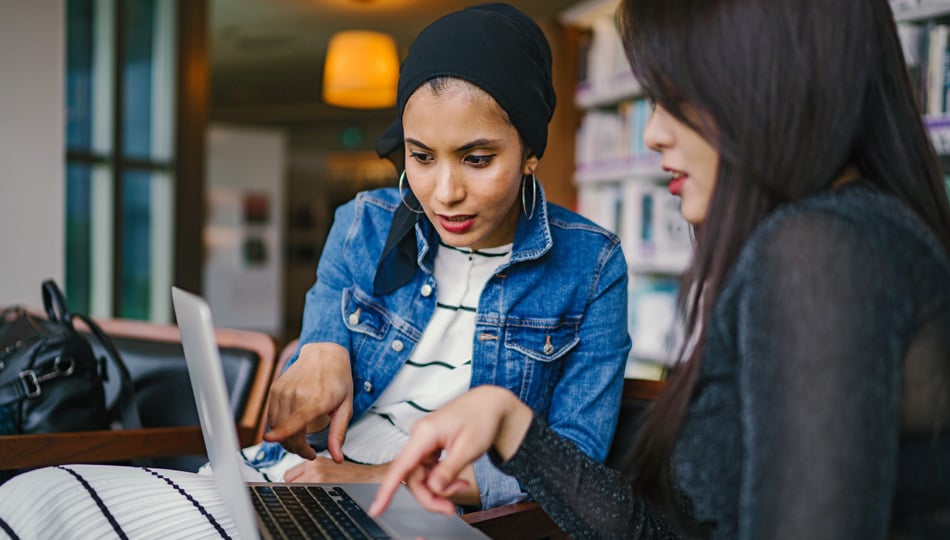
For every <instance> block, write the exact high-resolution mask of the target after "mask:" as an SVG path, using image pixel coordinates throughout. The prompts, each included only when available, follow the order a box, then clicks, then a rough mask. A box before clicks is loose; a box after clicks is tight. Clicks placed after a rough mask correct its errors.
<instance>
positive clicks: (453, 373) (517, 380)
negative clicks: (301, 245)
mask: <svg viewBox="0 0 950 540" xmlns="http://www.w3.org/2000/svg"><path fill="white" fill-rule="evenodd" d="M554 106H555V96H554V89H553V86H552V83H551V52H550V48H549V46H548V43H547V41H546V39H545V37H544V34H543V33H542V32H541V30H540V28H538V26H537V25H536V24H535V23H534V22H533V21H532V20H531V19H530V18H529V17H527V16H526V15H525V14H524V13H522V12H520V11H518V10H516V9H515V8H513V7H511V6H509V5H507V4H484V5H479V6H474V7H471V8H468V9H465V10H462V11H458V12H454V13H450V14H448V15H446V16H444V17H442V18H440V19H438V20H437V21H435V22H434V23H432V24H431V25H430V26H428V27H427V28H426V29H424V30H423V31H422V32H421V33H420V34H419V36H418V37H417V39H416V40H415V42H414V43H413V45H412V47H411V49H410V51H409V54H408V57H407V58H406V59H405V61H404V62H403V65H402V67H401V70H400V80H399V88H398V105H397V117H396V119H395V121H394V122H393V124H392V126H391V127H390V128H389V129H388V130H387V131H386V132H385V133H384V134H382V136H380V137H379V140H378V141H377V150H378V152H379V154H380V156H381V157H387V158H389V159H391V160H392V161H393V163H395V164H397V167H399V169H400V178H399V186H398V187H396V188H386V189H380V190H375V191H370V192H365V193H361V194H359V195H358V196H357V197H356V198H355V199H354V200H353V201H351V202H349V203H347V204H345V205H343V206H341V207H340V208H339V209H338V210H337V212H336V216H335V220H334V223H333V226H332V228H331V230H330V234H329V238H328V239H327V242H326V247H325V249H324V251H323V254H322V255H321V258H320V263H319V265H318V268H317V281H316V284H315V285H314V286H313V288H312V289H311V290H310V291H309V293H308V294H307V302H306V308H305V312H304V323H303V328H302V332H301V336H300V342H301V344H302V345H301V347H300V350H299V352H298V355H297V356H296V357H295V358H293V359H292V360H291V362H290V365H289V368H287V370H286V371H285V372H284V373H283V374H282V376H281V377H280V378H279V380H278V381H277V382H276V384H275V385H274V387H273V389H272V392H271V398H270V402H269V404H268V425H269V426H270V428H271V429H270V431H269V432H268V433H267V434H266V435H265V439H267V440H268V441H270V442H266V443H263V444H262V445H260V447H259V448H257V449H255V451H253V452H252V454H251V455H253V458H252V459H251V460H250V461H249V465H251V467H253V468H255V469H257V470H258V471H261V472H266V473H269V474H268V475H267V479H270V480H280V479H281V478H283V479H285V480H290V481H326V482H340V481H351V482H360V481H364V482H365V481H373V480H376V479H381V478H382V476H383V475H384V474H385V472H386V470H387V467H388V462H389V461H390V460H391V459H392V458H393V457H394V456H395V455H396V453H397V452H398V451H399V450H400V449H401V448H402V446H403V444H404V442H405V441H406V439H407V437H408V432H409V429H410V427H411V426H412V424H413V423H414V422H415V421H416V420H418V419H419V418H421V417H422V416H424V415H425V414H426V413H427V412H428V411H431V410H434V409H436V408H438V407H440V406H441V405H442V404H443V403H445V402H447V401H449V400H450V399H452V398H453V397H456V396H458V395H461V394H462V393H464V392H465V391H466V390H467V389H469V388H470V387H475V386H480V385H486V384H490V385H497V386H501V387H504V388H508V389H510V390H511V391H513V392H515V393H516V394H517V395H518V396H519V397H520V399H521V400H522V401H523V402H524V403H526V404H527V405H528V406H529V407H531V409H532V410H533V411H535V413H536V414H538V415H539V416H541V417H544V418H545V419H546V421H547V423H548V425H549V426H551V428H552V429H554V430H555V431H556V432H557V433H559V434H560V435H561V436H563V437H564V438H565V439H567V440H570V441H572V442H573V443H574V444H575V445H576V447H577V448H578V449H579V450H580V451H581V452H583V453H584V454H585V455H588V456H589V457H590V458H591V459H593V460H596V461H602V460H603V459H604V458H605V457H606V454H607V450H608V446H609V444H610V441H611V438H612V436H613V431H614V427H615V424H616V421H617V414H618V411H619V402H620V392H621V386H622V378H623V371H624V367H625V364H626V358H627V354H628V352H629V349H630V339H629V337H628V334H627V324H626V323H627V317H626V313H627V311H626V310H627V305H626V304H627V292H626V289H627V267H626V262H625V260H624V256H623V254H622V252H621V250H620V242H619V240H618V239H617V237H616V236H614V235H613V234H611V233H609V232H607V231H605V230H604V229H602V228H600V227H598V226H597V225H595V224H593V223H591V222H590V221H588V220H586V219H584V218H582V217H580V216H578V215H577V214H575V213H573V212H570V211H568V210H566V209H564V208H561V207H558V206H556V205H553V204H550V203H548V202H547V201H546V199H545V196H544V189H543V188H542V187H541V184H540V182H539V181H538V180H537V177H536V174H535V169H536V167H537V165H538V162H539V160H540V159H541V158H542V156H543V155H544V150H545V146H546V142H547V125H548V122H549V120H550V119H551V115H552V113H553V111H554ZM403 164H404V167H403ZM567 173H568V171H566V172H565V174H567ZM282 445H283V446H282ZM284 447H286V448H287V450H290V452H287V451H285V449H284ZM323 449H327V450H328V451H329V452H328V453H329V456H331V458H328V457H321V456H318V455H317V450H321V451H322V450H323ZM245 454H247V452H245ZM326 455H327V454H324V456H326ZM288 469H289V470H288ZM248 472H253V471H248ZM285 473H286V474H285ZM161 474H162V478H164V479H165V480H166V481H165V482H163V481H161V480H159V479H158V478H157V477H155V476H154V474H152V473H151V472H148V471H142V470H140V469H132V468H120V467H101V466H100V467H92V466H71V467H70V468H69V471H67V470H64V469H58V468H55V469H54V468H50V469H41V470H39V471H34V472H31V473H26V475H25V476H24V477H23V478H14V479H13V480H11V482H10V483H9V484H7V485H5V486H4V487H3V488H0V492H5V495H8V496H6V497H4V496H3V494H0V520H3V521H6V523H7V524H8V525H9V526H11V527H13V530H17V531H26V532H30V533H31V536H36V537H51V536H55V537H63V536H62V535H64V534H66V535H68V534H69V531H73V530H76V531H79V530H82V529H76V528H73V527H71V526H70V524H71V523H72V524H75V522H74V521H70V520H72V519H74V518H75V516H85V517H88V519H87V520H86V521H87V522H90V523H92V522H95V523H96V524H103V526H104V527H110V526H112V525H115V526H122V525H123V524H129V523H132V524H135V525H137V526H140V527H145V529H143V530H149V525H147V524H143V523H142V522H141V521H138V520H137V519H136V518H135V517H134V516H132V515H131V514H129V513H128V512H126V511H125V510H123V508H125V506H124V505H119V506H116V504H114V503H118V502H120V501H121V502H122V503H128V501H127V500H125V499H124V494H127V493H130V492H134V493H138V494H142V495H141V497H142V500H143V501H148V505H149V506H150V507H154V508H156V509H160V510H157V511H156V512H155V513H149V516H148V517H147V519H156V517H155V516H158V521H156V524H157V523H159V522H161V526H162V527H165V528H164V529H162V530H164V531H172V533H174V531H186V530H187V531H188V536H193V535H195V534H198V533H199V532H201V531H213V529H210V527H211V522H212V521H213V520H214V514H215V509H216V508H218V506H216V505H215V504H214V503H215V500H214V498H215V497H216V494H215V492H214V489H213V488H212V487H209V485H208V482H204V480H210V479H207V478H205V477H203V476H199V475H188V474H186V473H177V472H176V471H162V473H161ZM463 474H465V475H466V478H467V479H468V480H469V483H468V489H467V490H464V491H463V492H460V493H459V494H458V497H457V498H456V502H457V503H460V504H464V505H466V506H469V507H476V508H478V507H491V506H497V505H500V504H506V503H510V502H515V501H518V500H521V499H523V498H524V497H525V496H526V495H525V494H524V493H523V491H522V489H521V486H520V484H519V483H518V482H517V481H516V480H515V479H514V478H512V477H510V476H508V475H506V474H503V473H502V472H500V471H499V470H498V469H497V468H496V467H495V466H494V465H492V464H491V462H490V461H489V460H488V459H484V460H479V461H477V462H476V463H474V464H473V466H471V467H468V468H467V469H466V472H465V473H463ZM76 475H79V476H80V477H81V478H82V482H84V485H86V486H89V487H90V490H89V491H88V493H90V494H91V493H98V495H97V497H98V498H94V497H92V496H90V495H87V494H86V492H85V491H71V492H70V494H71V496H70V497H67V498H63V497H62V495H63V493H62V492H61V491H59V490H57V491H48V490H46V491H44V490H37V489H35V486H36V485H38V484H43V485H48V484H49V483H54V484H55V483H59V484H69V483H73V484H75V485H77V486H78V485H79V484H76V478H75V476H76ZM122 486H125V487H124V488H123V487H122ZM126 488H128V489H126ZM77 489H78V488H77ZM72 495H75V496H72ZM110 497H115V499H111V498H110ZM66 500H68V501H69V511H68V512H65V511H58V510H57V509H62V507H60V506H57V505H58V504H59V501H66ZM101 508H111V509H112V511H113V512H118V513H120V514H121V516H115V517H116V518H118V519H115V520H112V521H110V522H108V523H106V522H105V521H102V520H101V518H102V512H101V511H100V510H101ZM196 508H197V509H198V510H201V512H197V511H195V509H196ZM175 509H177V510H179V511H175V512H173V513H169V512H172V510H175ZM37 511H39V512H42V519H34V517H35V514H34V512H37ZM163 515H175V520H172V521H169V520H164V519H161V518H160V517H161V516H163ZM143 519H144V518H143ZM100 521H102V523H100ZM0 523H2V521H0ZM216 524H217V525H219V526H220V527H222V528H224V529H228V523H227V522H221V523H216ZM87 530H88V529H87ZM104 530H110V529H108V528H106V529H104ZM34 532H35V533H36V534H35V535H33V534H32V533H34ZM79 534H81V533H79ZM212 534H213V533H212ZM172 535H173V536H174V535H175V534H172Z"/></svg>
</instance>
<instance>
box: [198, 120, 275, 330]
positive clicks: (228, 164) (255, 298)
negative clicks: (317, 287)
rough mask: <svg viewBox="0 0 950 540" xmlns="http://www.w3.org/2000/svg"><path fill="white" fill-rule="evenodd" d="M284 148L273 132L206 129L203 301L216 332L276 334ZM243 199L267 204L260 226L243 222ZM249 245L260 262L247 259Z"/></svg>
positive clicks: (244, 201)
mask: <svg viewBox="0 0 950 540" xmlns="http://www.w3.org/2000/svg"><path fill="white" fill-rule="evenodd" d="M286 146H287V143H286V137H285V135H284V133H283V132H282V131H280V130H275V129H258V128H238V127H229V126H220V125H219V126H211V127H210V128H209V131H208V147H207V152H208V154H207V155H208V157H207V170H206V178H207V182H208V195H207V196H208V217H207V222H206V225H205V235H204V237H205V248H206V250H207V253H206V259H205V270H204V272H205V277H204V294H205V296H206V297H207V299H208V303H209V304H210V305H211V311H212V313H213V317H214V323H215V326H218V327H225V328H243V329H247V330H257V331H262V332H267V333H269V334H270V335H272V336H278V335H280V332H281V329H282V324H283V289H282V285H281V284H282V282H283V260H284V253H283V248H284V240H283V227H282V223H283V222H284V213H285V210H284V207H285V205H284V192H285V189H284V184H285V181H284V179H285V176H286V165H285V163H286V160H287V158H286V154H287V150H286ZM249 197H251V198H254V199H256V200H258V201H265V202H266V206H267V210H268V212H267V214H268V215H267V219H266V220H265V221H263V222H248V220H247V217H246V214H245V209H244V206H245V204H246V202H247V201H248V198H249ZM248 241H252V242H256V243H257V244H256V245H258V246H262V247H263V248H264V249H263V258H261V259H255V258H253V257H252V258H250V259H249V258H248V256H247V254H246V253H245V249H246V243H247V242H248Z"/></svg>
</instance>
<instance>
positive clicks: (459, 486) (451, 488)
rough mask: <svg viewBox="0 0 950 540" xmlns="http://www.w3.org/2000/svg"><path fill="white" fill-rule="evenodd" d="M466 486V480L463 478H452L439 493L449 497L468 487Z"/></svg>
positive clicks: (467, 483)
mask: <svg viewBox="0 0 950 540" xmlns="http://www.w3.org/2000/svg"><path fill="white" fill-rule="evenodd" d="M468 486H469V482H468V480H465V479H464V478H456V479H455V480H452V482H451V483H450V484H449V485H448V486H447V487H446V488H445V489H443V490H442V492H441V493H439V495H441V496H443V497H446V498H449V499H451V498H452V496H453V495H457V494H459V493H461V492H462V491H465V490H466V489H468Z"/></svg>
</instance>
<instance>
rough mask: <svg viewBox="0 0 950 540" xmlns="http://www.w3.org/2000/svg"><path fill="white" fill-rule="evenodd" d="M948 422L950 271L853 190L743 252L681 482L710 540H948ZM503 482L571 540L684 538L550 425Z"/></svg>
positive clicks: (865, 192)
mask: <svg viewBox="0 0 950 540" xmlns="http://www.w3.org/2000/svg"><path fill="white" fill-rule="evenodd" d="M948 419H950V262H948V259H947V256H946V254H945V253H944V251H943V249H942V248H941V247H940V245H939V244H938V243H937V241H936V239H935V238H934V237H933V235H932V234H931V233H930V232H929V229H927V228H926V227H925V226H924V225H923V224H922V223H921V222H920V221H919V219H917V218H916V217H915V215H914V214H912V213H911V212H910V211H909V210H908V209H907V208H906V207H905V206H904V205H903V204H901V203H900V202H898V201H897V200H896V199H894V198H892V197H889V196H886V195H883V194H881V193H879V192H877V191H875V190H874V189H873V187H871V186H870V184H869V183H867V182H863V181H862V182H855V183H852V184H849V185H847V186H845V187H843V188H841V189H838V190H835V191H833V192H829V193H825V194H822V195H820V196H816V197H814V198H811V199H809V200H806V201H803V202H800V203H796V204H793V205H788V206H787V207H783V208H782V209H781V210H779V211H777V212H775V213H774V214H773V215H771V216H770V217H769V218H768V219H767V220H766V222H764V223H763V224H762V225H761V226H760V227H759V228H758V229H757V230H756V231H755V233H754V234H753V235H752V237H751V238H750V239H749V241H748V242H747V244H746V245H745V246H744V248H743V250H742V252H741V254H740V256H739V258H738V260H737V262H736V265H735V267H734V269H733V270H732V272H731V274H730V275H729V277H728V279H727V281H726V284H725V286H724V288H723V292H722V294H721V295H720V297H719V299H718V301H717V303H716V305H715V306H714V309H713V311H712V315H711V318H710V322H709V328H708V335H707V341H706V344H705V350H704V361H703V366H702V371H701V375H700V380H699V381H698V384H697V386H696V388H695V393H694V396H693V399H692V404H691V407H690V410H689V413H688V415H687V418H686V420H685V422H684V424H683V427H682V429H681V431H680V436H679V439H678V442H677V445H676V450H675V454H674V460H673V461H674V475H675V478H676V480H677V483H678V487H679V488H680V489H681V490H682V492H683V493H684V494H685V495H686V496H687V498H688V499H689V503H690V505H691V506H692V511H693V516H694V519H695V520H696V521H697V522H699V523H700V524H702V525H704V526H705V528H707V530H710V531H711V537H713V538H722V539H760V538H769V539H783V538H794V539H799V538H809V539H821V538H830V539H844V538H861V539H869V538H887V537H889V536H891V535H892V534H899V535H903V536H901V537H902V538H905V537H908V538H938V537H941V538H950V522H948V521H946V520H944V521H940V520H939V519H936V518H935V517H934V516H935V515H938V514H939V513H940V511H943V512H947V509H950V435H948V433H950V432H948V428H946V427H945V426H947V421H948ZM935 429H936V430H937V431H939V434H938V435H935V434H934V433H935ZM498 465H499V467H500V468H501V469H502V470H503V471H505V472H507V473H509V474H512V475H514V476H516V477H517V478H518V479H519V480H520V481H521V482H522V485H523V486H524V487H525V488H526V489H527V491H528V492H529V493H530V494H531V495H532V496H533V497H534V498H535V499H536V500H538V501H539V502H540V503H541V505H542V506H543V508H544V509H545V510H546V511H547V512H548V513H549V514H550V515H551V516H552V518H554V519H555V521H557V522H558V523H559V525H561V527H562V528H564V529H565V531H567V532H568V533H569V534H571V535H572V536H573V537H574V538H656V537H670V536H674V533H673V531H672V528H671V527H670V526H669V525H668V523H667V521H666V519H665V518H664V516H663V514H662V513H661V512H659V511H658V510H657V509H656V508H654V507H652V506H651V505H649V504H648V503H646V502H644V501H643V500H642V499H640V498H638V497H637V495H636V494H635V493H633V492H632V490H631V488H630V486H629V484H628V483H627V481H626V480H625V479H623V478H622V477H621V475H620V474H619V473H618V472H617V471H614V470H611V469H608V468H607V467H605V466H603V465H600V464H598V463H595V462H593V461H591V460H590V459H588V458H587V457H586V456H585V455H583V454H582V453H580V452H578V451H577V449H576V448H574V447H573V446H572V445H571V444H570V443H568V442H566V441H564V440H563V439H560V438H559V437H558V436H557V434H555V433H554V432H553V431H551V430H550V429H549V428H547V427H546V426H545V425H544V422H543V420H541V419H538V418H536V419H535V420H534V421H533V423H532V425H531V427H530V429H529V431H528V434H527V436H526V439H525V441H524V443H523V444H522V446H521V448H520V449H519V451H518V452H517V453H516V454H515V456H513V457H512V459H511V460H509V461H508V462H506V463H498ZM943 515H944V517H945V518H946V516H947V514H946V513H945V514H943Z"/></svg>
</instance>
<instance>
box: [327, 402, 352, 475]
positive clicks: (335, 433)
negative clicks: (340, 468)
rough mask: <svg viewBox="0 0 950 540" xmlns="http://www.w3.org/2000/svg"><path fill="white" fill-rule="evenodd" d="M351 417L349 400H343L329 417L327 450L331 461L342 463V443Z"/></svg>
mask: <svg viewBox="0 0 950 540" xmlns="http://www.w3.org/2000/svg"><path fill="white" fill-rule="evenodd" d="M352 416H353V403H352V401H350V400H349V399H344V400H343V403H341V404H340V406H339V407H338V408H337V410H336V411H334V412H333V415H332V416H331V417H330V432H329V434H328V435H327V450H329V451H330V457H332V458H333V461H335V462H337V463H343V442H344V441H345V440H346V428H347V427H348V426H349V423H350V417H352Z"/></svg>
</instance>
